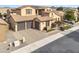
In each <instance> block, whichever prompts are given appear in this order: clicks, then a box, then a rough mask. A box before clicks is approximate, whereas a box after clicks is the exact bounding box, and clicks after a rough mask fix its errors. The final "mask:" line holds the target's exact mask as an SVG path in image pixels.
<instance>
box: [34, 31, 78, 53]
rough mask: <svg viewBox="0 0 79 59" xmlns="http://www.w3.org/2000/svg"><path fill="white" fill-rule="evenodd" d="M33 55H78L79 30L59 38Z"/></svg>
mask: <svg viewBox="0 0 79 59" xmlns="http://www.w3.org/2000/svg"><path fill="white" fill-rule="evenodd" d="M33 53H79V30H77V31H75V32H72V33H70V34H68V35H66V36H64V37H62V38H59V39H58V40H55V41H53V42H52V43H49V44H47V45H45V46H43V47H41V48H39V49H37V50H36V51H33Z"/></svg>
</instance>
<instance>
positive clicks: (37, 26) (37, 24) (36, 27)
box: [35, 21, 40, 30]
mask: <svg viewBox="0 0 79 59" xmlns="http://www.w3.org/2000/svg"><path fill="white" fill-rule="evenodd" d="M39 24H40V23H39V22H37V21H35V29H38V30H39Z"/></svg>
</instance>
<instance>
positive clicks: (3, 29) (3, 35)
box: [0, 19, 9, 42]
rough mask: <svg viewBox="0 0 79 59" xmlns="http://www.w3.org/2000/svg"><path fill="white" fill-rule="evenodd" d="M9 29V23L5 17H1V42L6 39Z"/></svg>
mask: <svg viewBox="0 0 79 59" xmlns="http://www.w3.org/2000/svg"><path fill="white" fill-rule="evenodd" d="M8 29H9V28H8V24H7V23H6V22H5V21H4V20H3V19H0V42H3V41H5V39H6V32H7V31H8Z"/></svg>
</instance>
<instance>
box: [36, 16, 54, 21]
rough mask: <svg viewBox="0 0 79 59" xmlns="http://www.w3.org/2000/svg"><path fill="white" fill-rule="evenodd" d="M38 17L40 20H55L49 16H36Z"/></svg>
mask: <svg viewBox="0 0 79 59" xmlns="http://www.w3.org/2000/svg"><path fill="white" fill-rule="evenodd" d="M36 18H37V19H39V21H51V20H53V18H52V17H48V16H43V17H36Z"/></svg>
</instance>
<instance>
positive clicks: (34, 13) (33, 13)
mask: <svg viewBox="0 0 79 59" xmlns="http://www.w3.org/2000/svg"><path fill="white" fill-rule="evenodd" d="M26 9H32V14H26ZM31 15H36V11H35V9H34V8H32V7H25V8H22V9H21V16H31Z"/></svg>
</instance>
